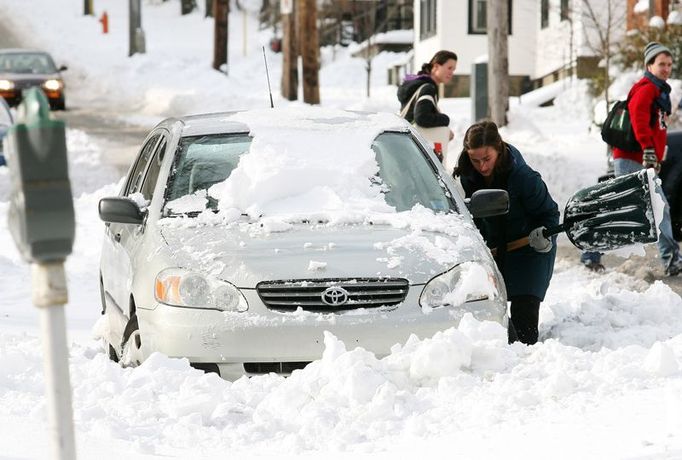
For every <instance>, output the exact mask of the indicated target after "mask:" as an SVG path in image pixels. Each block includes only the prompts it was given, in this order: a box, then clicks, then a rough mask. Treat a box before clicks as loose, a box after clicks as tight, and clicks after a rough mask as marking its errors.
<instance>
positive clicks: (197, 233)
mask: <svg viewBox="0 0 682 460" xmlns="http://www.w3.org/2000/svg"><path fill="white" fill-rule="evenodd" d="M471 233H472V235H471V236H468V235H464V236H462V235H459V236H452V235H446V234H444V233H440V232H430V231H414V230H412V229H403V228H395V227H392V226H389V225H353V226H341V227H338V226H336V227H326V226H314V225H295V226H294V228H293V229H291V230H288V231H284V232H277V233H265V232H258V231H255V232H254V231H253V229H249V230H245V227H244V226H241V227H239V228H236V227H235V228H227V229H226V228H225V227H224V226H223V227H221V226H209V227H196V228H182V227H177V226H172V227H167V228H162V229H161V234H162V236H163V238H164V240H165V241H166V243H167V245H168V250H169V252H170V254H171V257H172V260H173V263H174V264H176V266H178V267H182V268H192V269H196V270H198V271H201V272H202V273H207V274H210V275H213V276H215V277H217V278H220V279H224V280H227V281H230V282H231V283H233V284H235V285H236V286H238V287H240V288H254V287H255V286H256V284H258V283H259V282H260V281H266V280H283V279H320V278H333V279H338V278H371V277H392V278H405V279H407V280H408V281H409V282H410V284H423V283H426V282H428V281H429V280H430V279H431V278H433V277H434V276H435V275H437V274H439V273H442V272H444V271H446V270H448V269H449V268H451V267H453V266H455V265H457V264H459V263H461V262H464V261H467V260H474V259H485V258H489V257H490V256H489V255H486V254H487V251H485V249H484V246H483V243H482V240H481V239H480V238H478V237H476V235H475V233H474V232H473V231H472V232H471Z"/></svg>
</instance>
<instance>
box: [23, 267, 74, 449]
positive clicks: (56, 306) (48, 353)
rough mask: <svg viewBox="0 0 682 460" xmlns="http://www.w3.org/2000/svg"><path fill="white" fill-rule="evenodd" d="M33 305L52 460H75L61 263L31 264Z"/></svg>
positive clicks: (64, 290)
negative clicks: (36, 311) (37, 316)
mask: <svg viewBox="0 0 682 460" xmlns="http://www.w3.org/2000/svg"><path fill="white" fill-rule="evenodd" d="M31 278H32V282H33V304H34V305H35V306H36V307H39V308H40V309H41V315H40V326H41V331H42V342H43V356H44V364H43V366H44V371H45V389H46V392H47V415H48V418H47V421H48V430H49V433H50V444H51V450H52V455H51V457H52V458H55V459H59V460H75V458H76V446H75V438H74V432H73V409H72V406H71V383H70V381H69V358H68V357H69V349H68V347H67V345H66V321H65V319H64V304H66V302H67V301H68V295H67V288H66V275H65V273H64V262H63V261H58V262H55V263H34V264H32V265H31Z"/></svg>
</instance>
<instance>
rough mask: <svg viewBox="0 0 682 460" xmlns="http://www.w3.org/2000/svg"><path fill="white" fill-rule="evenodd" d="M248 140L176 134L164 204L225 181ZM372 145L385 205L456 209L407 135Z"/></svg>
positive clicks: (213, 203)
mask: <svg viewBox="0 0 682 460" xmlns="http://www.w3.org/2000/svg"><path fill="white" fill-rule="evenodd" d="M251 141H252V138H251V137H249V136H248V135H247V134H245V133H241V134H213V135H206V136H194V137H184V138H182V139H181V141H180V145H179V147H178V150H177V154H176V160H175V165H174V169H173V173H172V174H171V176H170V179H169V181H170V183H169V186H168V188H167V191H168V192H167V196H166V199H167V202H171V201H173V200H176V199H178V198H181V197H183V196H186V195H192V194H194V193H196V192H198V191H201V190H208V189H209V188H210V187H211V186H212V185H214V184H218V183H220V182H223V181H224V180H226V179H227V178H228V177H230V174H231V173H232V171H233V170H234V169H235V168H236V167H237V165H238V164H239V158H240V156H241V155H243V154H244V153H246V152H248V150H249V146H250V144H251ZM372 149H373V150H374V152H375V154H376V161H377V164H378V165H379V172H378V174H377V175H376V176H375V177H371V178H368V180H369V181H371V182H372V183H374V184H376V185H377V186H379V187H381V188H382V193H383V194H384V199H385V201H386V203H387V204H389V205H391V206H392V207H394V208H395V209H396V211H398V212H401V211H408V210H410V209H412V208H413V207H414V206H415V205H417V204H420V205H422V206H424V207H426V208H428V209H431V210H433V211H436V212H448V211H455V210H456V208H455V205H454V202H453V201H452V199H451V198H450V196H449V192H448V191H447V190H446V189H445V186H444V185H443V183H442V181H441V180H440V178H439V176H438V173H437V172H436V169H435V168H434V167H433V165H432V164H431V163H430V161H429V160H428V159H427V158H426V156H425V155H424V154H423V152H422V151H421V150H420V148H419V147H418V146H417V144H416V142H415V141H414V139H413V138H412V137H411V136H410V135H409V134H407V133H398V132H385V133H382V134H380V135H379V136H377V138H376V139H375V140H374V142H373V144H372ZM207 207H208V208H209V209H212V210H217V209H218V203H217V200H215V199H214V198H212V197H210V196H209V197H208V202H207ZM190 214H196V212H195V213H190Z"/></svg>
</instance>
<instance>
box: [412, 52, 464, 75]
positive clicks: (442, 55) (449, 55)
mask: <svg viewBox="0 0 682 460" xmlns="http://www.w3.org/2000/svg"><path fill="white" fill-rule="evenodd" d="M450 59H452V60H454V61H456V60H457V55H456V54H455V53H453V52H452V51H448V50H440V51H438V52H437V53H436V54H434V55H433V57H432V58H431V60H430V61H429V62H425V63H424V64H422V69H421V70H420V71H419V75H424V74H427V75H428V74H431V69H433V65H434V64H439V65H443V64H445V63H446V62H448V61H449V60H450Z"/></svg>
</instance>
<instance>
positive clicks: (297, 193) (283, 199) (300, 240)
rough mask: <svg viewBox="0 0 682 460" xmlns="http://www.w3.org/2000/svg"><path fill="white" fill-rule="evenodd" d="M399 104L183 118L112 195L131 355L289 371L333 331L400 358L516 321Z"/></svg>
mask: <svg viewBox="0 0 682 460" xmlns="http://www.w3.org/2000/svg"><path fill="white" fill-rule="evenodd" d="M456 190H457V189H456V186H455V183H454V182H453V180H452V178H451V177H450V176H449V175H448V174H447V172H446V171H445V170H444V169H443V167H442V166H441V165H440V163H439V162H438V159H437V158H436V157H435V155H434V154H433V152H432V151H431V149H430V148H429V147H428V144H427V143H426V141H425V140H424V139H422V138H421V137H419V135H418V134H417V133H416V131H414V129H413V128H412V127H411V126H410V125H409V124H408V123H407V122H406V121H405V120H403V119H401V118H399V117H397V116H396V115H393V114H381V113H360V112H350V111H342V110H336V109H322V108H312V107H297V108H284V109H268V110H253V111H244V112H234V113H219V114H205V115H194V116H187V117H184V118H177V119H167V120H165V121H162V122H161V123H160V124H159V125H157V126H156V127H155V128H154V129H152V130H151V132H150V133H149V135H148V136H147V138H146V140H145V141H144V143H143V145H142V147H141V149H140V152H139V154H138V155H137V158H136V160H135V161H134V163H133V164H132V166H131V168H130V171H129V172H128V174H127V176H126V178H125V181H124V183H123V185H122V188H121V190H120V193H119V195H118V196H113V197H105V198H102V199H101V200H100V202H99V213H100V217H101V219H102V220H103V221H105V223H106V225H105V236H104V241H103V247H102V255H101V263H100V270H101V271H100V288H101V296H102V313H103V317H102V319H101V320H100V321H99V322H98V324H97V327H96V330H97V331H98V333H99V334H100V336H101V337H102V338H103V339H104V342H105V344H106V347H107V351H108V353H109V357H110V358H111V359H113V360H115V361H120V362H122V363H123V364H124V365H135V364H139V363H141V362H142V361H143V360H144V359H146V358H147V357H148V356H149V355H150V354H152V353H154V352H161V353H164V354H166V355H168V356H171V357H185V358H187V359H188V360H189V361H190V362H191V363H192V365H194V366H195V367H197V368H200V369H204V370H209V371H216V372H219V373H220V375H221V376H224V377H226V378H234V377H236V376H239V375H244V374H249V375H250V374H259V373H267V372H271V371H275V372H282V373H288V372H291V371H292V370H294V369H296V368H300V367H302V366H304V365H305V364H306V363H308V362H310V361H312V360H315V359H318V358H320V357H321V356H322V352H323V349H324V332H325V331H329V332H330V333H332V334H334V335H335V336H336V337H338V338H339V339H341V340H343V341H344V342H345V343H346V344H347V345H349V346H360V347H363V348H365V349H367V350H369V351H372V352H374V353H376V354H377V355H378V356H383V355H387V354H388V353H389V352H390V350H391V347H393V346H394V345H395V344H398V343H404V342H405V341H406V340H407V339H408V338H409V337H410V336H411V335H412V334H415V335H417V336H418V337H420V338H424V337H430V336H432V335H433V334H434V333H436V332H438V331H441V330H445V329H447V328H450V327H453V326H456V325H457V324H458V323H459V321H460V319H461V318H462V317H463V316H464V315H466V314H471V315H473V316H474V317H475V318H477V319H479V320H490V321H495V322H497V323H500V324H502V325H504V326H506V325H507V322H508V318H507V301H506V293H505V287H504V282H503V280H502V277H501V275H500V273H499V271H498V269H497V267H496V265H495V263H494V261H493V259H492V256H491V254H490V251H489V250H488V249H487V247H486V246H485V243H484V241H483V239H482V237H481V236H480V234H479V233H478V231H477V229H476V227H475V226H474V223H473V220H472V215H474V216H481V217H483V216H490V215H498V214H503V213H505V212H506V209H507V206H508V197H507V195H506V192H504V191H501V190H492V191H483V192H479V194H477V195H475V196H473V197H472V198H471V199H470V200H468V201H467V202H465V200H464V199H463V198H462V197H461V196H460V194H459V193H457V191H456Z"/></svg>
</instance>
